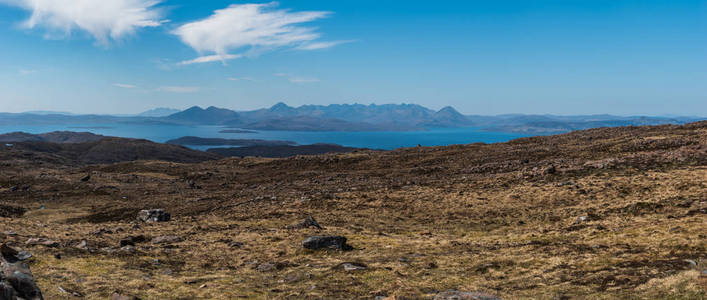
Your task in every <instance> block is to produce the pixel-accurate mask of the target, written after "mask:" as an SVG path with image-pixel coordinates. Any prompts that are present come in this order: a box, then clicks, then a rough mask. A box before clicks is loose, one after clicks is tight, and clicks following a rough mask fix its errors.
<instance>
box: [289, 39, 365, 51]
mask: <svg viewBox="0 0 707 300" xmlns="http://www.w3.org/2000/svg"><path fill="white" fill-rule="evenodd" d="M353 42H354V41H333V42H314V43H306V44H302V45H300V46H298V47H297V48H295V49H297V50H320V49H327V48H331V47H334V46H338V45H341V44H346V43H353Z"/></svg>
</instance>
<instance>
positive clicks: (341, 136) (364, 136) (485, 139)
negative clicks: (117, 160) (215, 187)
mask: <svg viewBox="0 0 707 300" xmlns="http://www.w3.org/2000/svg"><path fill="white" fill-rule="evenodd" d="M223 130H234V128H225V127H222V126H203V125H199V126H185V125H146V124H122V123H121V124H83V125H76V124H72V125H22V126H14V125H12V126H6V125H0V134H3V133H9V132H16V131H23V132H28V133H35V134H36V133H45V132H51V131H76V132H92V133H95V134H101V135H106V136H115V137H125V138H138V139H146V140H150V141H153V142H158V143H164V142H166V141H168V140H171V139H176V138H180V137H184V136H196V137H203V138H225V139H262V140H281V141H293V142H295V143H297V144H300V145H308V144H316V143H330V144H339V145H342V146H349V147H358V148H369V149H380V150H392V149H396V148H403V147H415V146H417V145H422V146H447V145H455V144H471V143H478V142H482V143H498V142H506V141H509V140H512V139H516V138H520V137H525V136H526V135H522V134H517V133H509V132H491V131H485V130H483V129H481V128H476V127H465V128H430V129H427V130H424V131H373V132H368V131H361V132H338V131H337V132H331V131H255V132H252V133H222V132H220V131H223ZM187 147H190V148H193V149H198V150H206V149H208V148H215V147H218V146H192V145H187Z"/></svg>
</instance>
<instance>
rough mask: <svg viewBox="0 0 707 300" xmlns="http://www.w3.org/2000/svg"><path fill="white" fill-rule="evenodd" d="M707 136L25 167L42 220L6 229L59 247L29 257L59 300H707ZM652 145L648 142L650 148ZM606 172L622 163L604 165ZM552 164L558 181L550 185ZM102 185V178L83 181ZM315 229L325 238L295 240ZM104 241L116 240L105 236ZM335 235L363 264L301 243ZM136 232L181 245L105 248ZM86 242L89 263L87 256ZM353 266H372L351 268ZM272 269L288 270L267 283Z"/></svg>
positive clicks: (666, 130)
mask: <svg viewBox="0 0 707 300" xmlns="http://www.w3.org/2000/svg"><path fill="white" fill-rule="evenodd" d="M702 126H707V125H702ZM641 130H644V131H645V132H642V131H641ZM705 132H706V131H704V129H703V127H700V126H696V128H694V125H693V127H655V128H649V129H633V128H628V129H623V131H621V130H619V129H606V130H604V131H601V130H594V131H587V132H584V133H575V134H571V135H563V136H558V137H548V138H538V139H528V140H519V141H515V142H512V143H508V144H497V145H469V146H454V147H448V148H431V149H428V148H422V149H405V150H399V151H395V152H386V153H378V152H359V153H349V154H342V155H324V156H316V157H299V158H291V159H283V160H272V159H255V158H249V159H228V160H222V161H217V162H208V163H202V164H173V163H162V162H133V163H123V164H115V165H102V166H90V167H85V166H81V167H63V166H52V165H47V166H45V167H44V168H43V169H41V170H40V169H37V170H34V169H29V170H28V169H22V170H21V169H8V171H7V172H4V173H3V174H2V175H1V176H0V177H2V178H0V182H7V183H8V184H6V185H7V186H9V185H10V184H12V185H16V184H26V185H30V186H31V188H30V189H29V190H27V191H15V192H10V191H9V190H8V189H4V190H3V189H0V194H2V196H3V197H4V199H5V202H6V203H7V204H10V205H19V206H23V207H26V208H28V209H29V212H27V213H26V214H25V215H24V216H22V217H15V218H0V224H2V225H1V226H2V228H3V230H13V231H16V232H17V233H18V234H19V235H18V236H15V237H12V236H7V237H5V240H6V241H14V242H16V243H20V244H22V243H23V242H24V241H25V240H26V239H27V238H29V237H47V238H50V239H53V240H56V241H59V242H60V244H61V246H60V247H58V248H56V249H53V248H45V247H42V246H32V247H26V248H28V249H29V250H30V251H31V252H32V253H33V254H34V255H35V257H34V258H33V260H32V262H31V266H32V270H33V272H34V273H35V277H36V278H37V281H38V283H39V285H40V287H41V288H42V289H43V291H44V293H45V297H46V298H47V299H68V298H72V297H73V296H70V295H68V294H65V293H62V292H60V291H59V288H58V287H59V286H61V287H62V288H63V289H65V290H72V291H77V292H79V293H81V294H82V295H84V298H86V299H106V298H107V297H109V296H110V294H112V293H113V292H114V291H121V292H123V293H124V294H129V295H136V296H139V297H141V298H142V299H195V298H198V299H238V298H253V299H302V298H307V299H352V298H362V299H373V298H374V297H376V296H382V295H397V296H403V297H408V298H412V299H419V298H423V299H424V298H432V297H433V296H434V294H435V293H437V292H438V291H443V290H447V289H459V290H470V291H485V292H490V293H493V294H497V295H499V296H501V297H503V298H504V299H563V298H562V297H566V298H577V299H617V298H622V299H705V289H706V288H707V286H706V284H705V283H706V280H707V279H705V277H704V275H701V272H702V270H704V269H705V264H706V263H707V262H706V261H705V258H706V257H707V254H706V253H707V252H706V250H705V249H706V247H707V245H706V241H707V236H706V232H707V230H705V229H707V218H706V217H705V213H704V210H700V207H704V205H705V201H707V198H705V197H706V196H707V135H706V134H705ZM587 136H590V137H592V138H591V139H586V138H587ZM641 136H644V137H647V138H646V139H644V140H645V141H647V142H645V143H644V142H636V140H638V138H640V137H641ZM656 137H660V138H656ZM655 143H660V144H655ZM601 149H603V150H601ZM617 149H623V150H617ZM522 160H529V161H530V162H528V163H523V162H522ZM607 160H611V161H612V162H613V161H615V163H613V165H610V166H607V167H602V168H596V167H594V166H592V164H594V163H595V162H596V161H607ZM588 161H591V162H592V163H591V164H589V165H586V164H585V163H586V162H588ZM550 164H552V165H554V166H556V168H557V171H556V173H543V172H542V169H543V168H545V167H547V166H548V165H550ZM534 168H535V171H534V170H533V169H534ZM86 173H91V174H92V177H91V180H90V181H89V182H81V181H80V180H79V179H80V178H82V177H83V176H84V175H85V174H86ZM107 187H114V188H107ZM40 206H44V208H43V209H40ZM153 207H161V208H165V209H167V210H168V211H170V212H172V213H173V216H174V219H173V220H172V221H170V222H167V223H156V224H139V228H133V224H132V223H133V222H134V221H133V220H134V217H135V215H136V214H135V213H136V212H137V210H139V209H143V208H153ZM305 215H312V216H314V217H315V218H316V219H317V220H318V221H319V223H320V224H321V225H322V226H324V227H325V229H324V230H322V231H317V230H315V229H302V230H289V229H285V227H286V225H288V224H290V223H293V222H295V221H298V220H299V219H301V218H302V217H303V216H305ZM580 216H587V220H585V221H581V222H577V218H578V217H580ZM117 227H120V228H122V229H123V231H115V229H116V228H117ZM100 228H106V229H110V230H113V231H114V233H108V234H102V235H95V234H92V232H93V231H96V230H98V229H100ZM325 234H336V235H344V236H346V237H347V238H348V239H349V242H350V244H351V245H352V246H353V247H354V248H355V249H354V250H353V251H348V252H337V251H324V252H312V251H308V250H304V249H302V247H301V246H300V245H301V241H302V240H303V239H304V238H305V237H307V236H310V235H325ZM136 235H144V236H146V237H148V239H149V238H152V237H156V236H162V235H176V236H179V237H181V238H182V240H181V241H179V242H176V243H172V244H163V245H153V244H151V243H150V242H149V240H148V242H144V243H138V244H137V245H136V250H137V252H136V253H134V254H123V253H120V252H115V253H106V252H105V251H103V250H102V249H103V248H106V247H109V248H111V249H117V248H119V247H118V243H119V241H120V240H121V239H122V238H125V237H127V236H136ZM81 240H86V241H88V246H89V249H90V250H81V249H76V248H74V247H73V246H74V245H76V244H78V243H79V242H80V241H81ZM230 242H242V243H243V246H242V247H230V246H229V245H228V244H229V243H230ZM55 254H61V259H57V258H55ZM343 262H359V263H363V264H365V265H367V266H368V269H367V270H363V271H353V272H346V271H343V270H341V269H340V268H336V266H338V265H340V264H341V263H343ZM693 262H694V263H695V264H696V265H694V264H693ZM263 263H269V264H272V265H273V266H275V268H274V269H273V270H271V271H260V270H258V268H257V267H258V266H259V265H261V264H263Z"/></svg>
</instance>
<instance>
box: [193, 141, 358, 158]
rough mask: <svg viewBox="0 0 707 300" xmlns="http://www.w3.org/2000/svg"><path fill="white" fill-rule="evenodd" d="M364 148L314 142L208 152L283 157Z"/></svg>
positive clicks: (352, 150)
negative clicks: (311, 143) (310, 143)
mask: <svg viewBox="0 0 707 300" xmlns="http://www.w3.org/2000/svg"><path fill="white" fill-rule="evenodd" d="M359 150H363V149H358V148H352V147H344V146H340V145H334V144H313V145H298V146H294V145H275V146H263V145H260V146H246V147H233V148H211V149H209V150H206V152H209V153H214V154H218V155H220V156H223V157H229V156H237V157H246V156H256V157H269V158H283V157H291V156H297V155H318V154H327V153H348V152H354V151H359Z"/></svg>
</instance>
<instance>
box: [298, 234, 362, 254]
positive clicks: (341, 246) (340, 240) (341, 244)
mask: <svg viewBox="0 0 707 300" xmlns="http://www.w3.org/2000/svg"><path fill="white" fill-rule="evenodd" d="M302 247H304V248H307V249H310V250H320V249H331V250H345V251H346V250H352V249H353V248H352V247H351V246H349V245H348V244H346V238H345V237H343V236H310V237H308V238H306V239H305V240H304V241H302Z"/></svg>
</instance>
